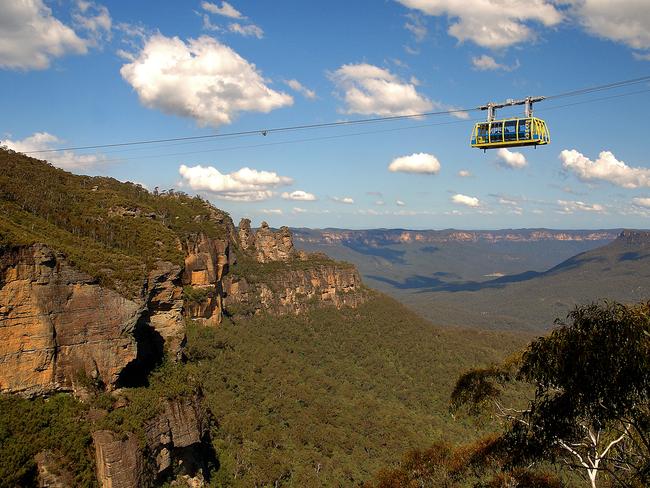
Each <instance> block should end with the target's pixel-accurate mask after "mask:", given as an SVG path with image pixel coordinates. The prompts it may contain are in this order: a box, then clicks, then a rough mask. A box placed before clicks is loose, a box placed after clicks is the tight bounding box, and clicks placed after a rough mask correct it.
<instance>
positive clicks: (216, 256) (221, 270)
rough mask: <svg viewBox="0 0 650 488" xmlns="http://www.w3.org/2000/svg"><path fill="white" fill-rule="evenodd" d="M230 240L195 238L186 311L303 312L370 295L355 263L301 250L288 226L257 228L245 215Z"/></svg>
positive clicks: (208, 316) (198, 314) (202, 315)
mask: <svg viewBox="0 0 650 488" xmlns="http://www.w3.org/2000/svg"><path fill="white" fill-rule="evenodd" d="M228 235H229V237H230V239H229V240H216V241H215V240H209V239H206V238H204V237H200V238H198V239H196V240H195V241H194V242H192V244H191V245H190V246H188V249H189V250H190V251H189V253H188V257H187V258H186V260H185V272H184V283H185V284H186V288H185V294H186V299H187V302H186V303H187V308H186V313H187V315H188V316H190V317H191V318H194V319H199V320H202V321H204V323H206V324H218V323H220V322H221V320H222V318H223V315H224V314H228V315H231V316H240V315H252V314H256V313H262V312H268V313H274V314H285V313H293V314H297V313H300V312H304V311H305V310H307V309H309V308H310V307H314V306H328V305H330V306H335V307H337V308H340V307H342V306H350V307H356V306H358V305H359V304H361V303H363V302H364V301H365V299H366V292H365V289H364V287H363V285H362V283H361V278H360V277H359V274H358V272H357V270H356V268H354V266H351V265H348V264H346V263H338V262H335V261H333V260H331V259H329V258H328V257H327V256H325V255H323V254H307V253H304V252H302V251H297V250H296V249H295V247H294V245H293V238H292V235H291V232H290V231H289V229H288V228H287V227H281V228H280V229H279V230H277V231H275V230H272V229H271V228H270V227H269V226H268V224H267V223H266V222H262V225H261V227H260V228H259V229H258V230H257V231H253V230H252V229H251V225H250V220H248V219H242V220H241V222H240V224H239V227H238V229H237V232H234V231H233V232H229V234H228Z"/></svg>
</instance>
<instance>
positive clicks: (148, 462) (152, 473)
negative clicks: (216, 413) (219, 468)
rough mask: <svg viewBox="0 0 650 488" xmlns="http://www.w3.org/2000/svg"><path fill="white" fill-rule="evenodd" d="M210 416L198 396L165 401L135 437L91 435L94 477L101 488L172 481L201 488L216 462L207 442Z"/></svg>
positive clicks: (130, 487) (134, 487)
mask: <svg viewBox="0 0 650 488" xmlns="http://www.w3.org/2000/svg"><path fill="white" fill-rule="evenodd" d="M208 429H209V422H208V412H207V411H206V410H205V409H203V407H202V406H201V397H200V395H195V396H194V397H192V398H177V399H174V400H166V401H164V403H163V405H161V408H160V413H159V414H158V415H157V416H156V417H154V418H153V419H151V420H149V421H147V422H145V424H144V425H143V439H139V438H138V436H137V435H136V434H134V433H131V432H127V433H126V434H123V435H121V434H116V433H115V432H112V431H108V430H100V431H96V432H94V433H93V443H94V445H95V461H96V469H97V479H98V481H99V484H100V486H102V487H104V488H139V487H142V486H159V485H160V484H161V483H163V482H165V481H170V480H172V479H173V478H174V477H180V478H182V479H183V481H184V483H185V484H186V485H187V484H190V485H195V486H203V485H204V481H205V476H206V475H207V473H208V468H209V464H210V463H214V462H215V455H214V452H213V451H212V448H211V444H210V439H209V432H208Z"/></svg>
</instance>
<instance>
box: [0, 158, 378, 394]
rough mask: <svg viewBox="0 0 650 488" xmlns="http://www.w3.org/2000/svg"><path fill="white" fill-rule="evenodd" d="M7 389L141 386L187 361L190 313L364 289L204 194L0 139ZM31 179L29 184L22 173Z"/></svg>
mask: <svg viewBox="0 0 650 488" xmlns="http://www.w3.org/2000/svg"><path fill="white" fill-rule="evenodd" d="M0 163H1V164H3V170H4V171H3V173H2V174H0V392H12V393H21V394H24V395H41V394H50V393H53V392H55V391H75V392H77V393H80V394H83V390H84V388H86V387H87V386H88V384H92V385H93V386H94V387H97V386H99V387H101V388H105V389H108V390H111V389H114V388H116V387H118V386H135V385H138V384H143V383H144V382H145V381H146V376H147V374H148V372H149V371H150V370H151V369H152V368H153V367H154V366H155V365H156V364H158V363H160V361H161V360H162V358H163V355H164V354H165V353H167V355H168V356H169V357H170V358H172V359H174V360H182V359H183V346H184V343H185V320H186V319H187V318H190V319H196V320H198V321H201V322H203V323H205V324H206V325H217V324H219V323H221V321H222V320H223V317H224V315H229V316H242V315H251V314H257V313H262V312H269V313H276V314H284V313H293V314H297V313H300V312H302V311H305V310H307V309H308V308H310V307H314V306H334V307H342V306H352V307H355V306H357V305H358V304H360V303H362V302H363V301H364V300H365V296H366V293H365V289H364V287H363V286H362V284H361V280H360V278H359V275H358V273H357V271H356V270H355V269H354V267H352V266H350V265H346V264H343V263H337V262H335V261H333V260H331V259H329V258H327V257H326V256H324V255H307V254H306V253H304V252H298V251H296V250H295V248H294V245H293V239H292V234H291V232H290V231H289V229H288V228H286V227H282V228H281V229H280V230H278V231H275V230H272V229H270V228H269V227H268V225H267V224H266V223H262V226H261V228H260V229H258V230H256V231H253V230H252V229H251V227H250V221H248V220H242V222H241V224H240V226H239V228H238V229H236V228H235V226H234V224H233V222H232V220H231V218H230V216H229V215H228V214H226V213H225V212H222V211H221V210H219V209H217V208H215V207H213V206H212V205H211V204H209V203H208V202H206V201H205V200H202V199H201V198H198V197H193V198H192V197H189V196H187V195H185V194H182V193H178V192H174V191H172V190H169V191H166V192H162V193H157V192H156V193H150V192H148V191H146V190H145V189H143V188H142V187H140V186H138V185H133V184H131V183H121V182H118V181H116V180H113V179H110V178H91V177H85V176H76V175H72V174H70V173H67V172H65V171H62V170H60V169H57V168H54V167H52V166H50V165H49V164H47V163H45V162H43V161H38V160H35V159H33V158H29V157H26V156H24V155H21V154H17V153H12V152H10V151H4V150H0ZM21 181H30V187H29V188H28V187H26V186H25V185H21V184H17V183H16V182H21Z"/></svg>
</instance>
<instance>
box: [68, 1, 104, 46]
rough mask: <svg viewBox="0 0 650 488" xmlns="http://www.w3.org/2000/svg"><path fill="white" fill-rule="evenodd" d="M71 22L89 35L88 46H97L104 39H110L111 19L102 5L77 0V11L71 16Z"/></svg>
mask: <svg viewBox="0 0 650 488" xmlns="http://www.w3.org/2000/svg"><path fill="white" fill-rule="evenodd" d="M72 20H73V21H74V23H75V24H76V25H77V26H78V27H79V28H80V29H83V30H85V31H87V32H88V34H89V35H90V40H89V41H88V43H89V44H92V45H97V44H99V43H100V42H101V41H102V40H103V39H104V38H106V39H107V40H110V39H111V29H112V27H113V19H111V14H110V13H109V12H108V9H107V8H106V7H104V6H103V5H98V4H96V3H95V2H90V1H86V0H77V11H76V12H74V13H73V14H72Z"/></svg>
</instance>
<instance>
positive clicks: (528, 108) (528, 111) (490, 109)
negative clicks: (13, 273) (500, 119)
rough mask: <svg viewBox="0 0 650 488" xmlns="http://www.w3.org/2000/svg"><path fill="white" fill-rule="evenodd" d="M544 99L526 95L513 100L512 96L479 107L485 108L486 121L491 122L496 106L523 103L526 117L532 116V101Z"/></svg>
mask: <svg viewBox="0 0 650 488" xmlns="http://www.w3.org/2000/svg"><path fill="white" fill-rule="evenodd" d="M544 99H546V97H526V98H522V99H520V100H513V99H512V98H509V99H508V100H506V101H505V102H503V103H492V102H490V103H488V104H487V105H481V106H480V107H479V109H481V110H487V112H488V116H487V120H488V122H492V121H493V120H494V119H496V115H497V109H498V108H503V107H512V106H515V105H525V106H526V108H525V114H526V118H529V117H532V116H533V103H536V102H541V101H542V100H544Z"/></svg>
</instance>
